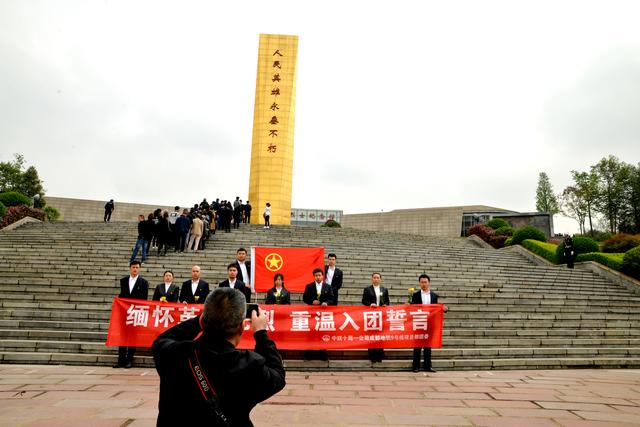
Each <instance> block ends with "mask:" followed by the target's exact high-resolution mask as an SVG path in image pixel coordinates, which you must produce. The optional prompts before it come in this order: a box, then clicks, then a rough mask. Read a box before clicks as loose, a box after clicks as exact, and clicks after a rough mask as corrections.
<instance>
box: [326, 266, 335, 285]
mask: <svg viewBox="0 0 640 427" xmlns="http://www.w3.org/2000/svg"><path fill="white" fill-rule="evenodd" d="M335 272H336V268H335V267H329V268H327V283H328V284H331V282H332V281H333V274H334V273H335Z"/></svg>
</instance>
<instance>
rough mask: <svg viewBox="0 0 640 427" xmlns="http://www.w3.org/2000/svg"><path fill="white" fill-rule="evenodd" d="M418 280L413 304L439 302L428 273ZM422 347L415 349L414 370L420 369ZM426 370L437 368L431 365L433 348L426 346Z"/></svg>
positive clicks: (412, 299)
mask: <svg viewBox="0 0 640 427" xmlns="http://www.w3.org/2000/svg"><path fill="white" fill-rule="evenodd" d="M418 282H420V290H418V291H416V292H414V293H413V295H412V296H411V304H438V294H436V293H435V292H433V291H431V290H430V289H429V285H430V283H431V279H430V278H429V276H427V275H426V274H421V275H420V277H418ZM447 311H449V307H447V306H446V305H445V306H444V312H445V313H446V312H447ZM420 350H421V348H420V347H416V348H414V349H413V365H412V369H413V372H418V371H419V370H420ZM422 350H424V370H425V371H427V372H435V370H434V369H433V368H432V367H431V348H430V347H424V348H423V349H422Z"/></svg>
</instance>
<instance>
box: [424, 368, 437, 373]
mask: <svg viewBox="0 0 640 427" xmlns="http://www.w3.org/2000/svg"><path fill="white" fill-rule="evenodd" d="M424 371H425V372H433V373H434V374H435V373H436V372H437V371H436V370H435V369H433V368H424Z"/></svg>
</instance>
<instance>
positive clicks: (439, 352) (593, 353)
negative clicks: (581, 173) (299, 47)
mask: <svg viewBox="0 0 640 427" xmlns="http://www.w3.org/2000/svg"><path fill="white" fill-rule="evenodd" d="M135 234H136V230H135V224H133V223H124V222H122V223H117V222H112V223H107V224H105V223H102V222H87V223H53V224H50V223H42V224H29V225H25V226H23V227H21V228H18V229H16V230H13V231H4V232H0V294H1V295H2V299H1V300H0V361H1V363H46V364H81V365H93V364H95V365H109V364H112V363H114V362H115V359H116V353H117V349H115V348H109V347H106V346H105V345H104V342H105V340H106V335H107V329H108V322H109V313H110V307H111V302H112V299H113V297H114V296H115V295H117V293H118V291H119V285H118V280H119V279H120V278H121V277H122V276H124V275H126V274H127V272H128V259H129V256H130V251H131V248H132V246H133V243H134V238H135ZM252 245H256V246H325V252H326V253H328V252H335V253H336V254H337V255H338V265H339V266H340V267H341V268H342V269H343V270H344V272H345V284H344V288H343V289H342V291H341V294H340V303H341V304H356V305H357V304H360V300H361V297H362V289H363V288H364V287H365V286H367V285H369V283H370V276H371V273H372V272H374V271H379V272H381V273H382V275H383V285H384V286H386V287H387V288H389V289H390V294H391V300H392V303H393V304H401V303H404V302H406V300H407V289H408V288H410V287H416V288H417V285H418V284H417V276H418V275H419V274H420V273H422V272H427V273H428V274H429V275H430V276H431V278H432V288H433V290H434V291H436V292H437V293H438V294H439V295H440V296H441V299H442V301H443V302H445V303H446V304H447V305H448V306H449V308H450V311H449V313H447V315H446V317H445V324H444V340H443V348H442V349H436V350H434V351H433V364H434V367H435V368H436V369H457V370H463V369H465V370H466V369H476V370H478V369H481V370H482V369H535V368H576V367H607V368H611V367H629V368H631V367H632V368H638V367H640V297H638V296H635V295H633V294H632V293H630V292H629V291H628V290H627V289H626V288H623V287H622V286H619V285H615V284H612V283H609V282H607V281H606V280H604V279H602V278H601V277H599V276H596V275H593V274H592V273H590V272H587V271H582V270H568V269H566V268H561V267H556V266H537V265H534V264H532V263H530V262H529V261H528V260H527V259H526V258H524V257H523V256H522V255H520V254H519V253H517V252H516V251H512V250H508V249H507V250H493V249H485V248H480V247H477V246H476V245H474V244H473V243H471V242H470V241H468V240H466V239H448V238H440V237H424V236H415V235H404V234H396V233H385V232H370V231H361V230H353V229H327V228H311V227H295V226H291V227H278V226H275V227H273V228H272V229H270V230H264V229H262V228H261V227H259V226H243V227H242V229H241V231H235V232H232V233H217V234H216V235H215V236H214V237H213V239H212V240H210V241H209V242H208V245H207V249H206V250H205V251H204V252H200V253H198V254H175V253H170V254H168V255H167V256H166V257H160V258H157V257H155V255H154V254H153V252H152V256H151V257H150V259H149V261H148V262H146V263H145V265H144V266H143V268H142V272H141V274H142V276H143V277H145V278H146V279H147V280H148V281H149V282H150V285H152V286H155V284H157V283H160V282H161V277H162V272H163V271H164V270H166V269H172V270H173V271H174V273H175V274H176V282H182V281H184V280H187V279H188V278H189V277H190V268H191V266H192V265H193V264H199V265H200V266H201V267H202V270H203V273H202V275H203V278H204V279H205V280H207V281H209V282H210V283H212V284H213V283H217V282H219V281H221V280H223V279H224V278H225V277H226V265H227V264H228V263H229V262H231V261H233V259H234V257H235V250H236V249H237V248H238V247H240V246H244V247H246V248H247V249H248V248H249V247H250V246H252ZM149 296H151V291H150V295H149ZM259 300H260V301H263V300H264V295H259ZM296 301H300V295H299V294H298V295H294V297H293V302H296ZM284 356H285V361H286V365H287V367H288V368H290V369H318V370H323V369H328V370H351V369H357V370H361V369H380V370H401V369H402V370H404V369H408V368H409V366H410V364H411V362H410V359H411V350H410V349H394V350H389V349H388V350H386V356H387V360H385V361H384V362H383V363H382V364H381V365H375V367H371V365H370V363H369V362H368V360H367V354H366V351H365V350H352V351H334V352H330V361H329V362H320V361H318V362H316V361H314V362H303V361H302V360H301V358H302V357H301V356H302V353H301V352H296V351H287V352H284ZM136 364H138V365H146V366H151V365H152V364H153V360H152V359H151V357H150V355H149V352H148V351H145V350H142V351H139V352H138V354H137V355H136Z"/></svg>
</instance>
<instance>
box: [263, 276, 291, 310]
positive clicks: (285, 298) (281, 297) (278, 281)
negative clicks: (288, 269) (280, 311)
mask: <svg viewBox="0 0 640 427" xmlns="http://www.w3.org/2000/svg"><path fill="white" fill-rule="evenodd" d="M265 304H291V294H290V293H289V291H288V290H287V289H286V288H285V287H284V276H283V275H282V274H280V273H276V275H275V276H273V288H271V289H269V290H268V291H267V299H266V301H265Z"/></svg>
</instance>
